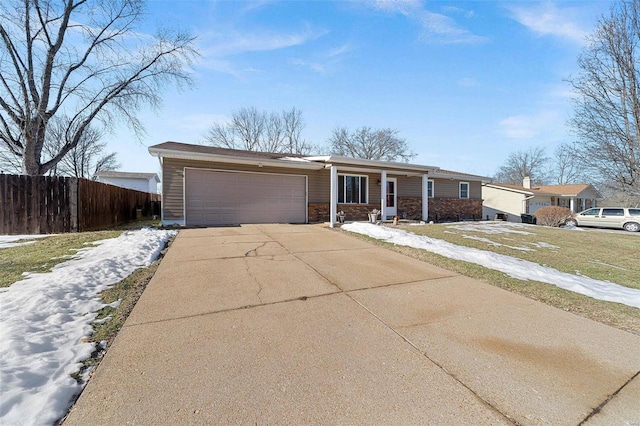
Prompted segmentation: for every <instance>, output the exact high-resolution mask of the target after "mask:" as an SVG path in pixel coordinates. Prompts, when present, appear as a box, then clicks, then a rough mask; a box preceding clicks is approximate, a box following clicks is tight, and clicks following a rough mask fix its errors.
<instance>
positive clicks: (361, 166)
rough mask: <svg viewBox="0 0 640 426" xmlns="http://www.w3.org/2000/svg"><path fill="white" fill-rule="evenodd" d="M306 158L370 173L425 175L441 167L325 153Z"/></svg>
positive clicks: (342, 168) (328, 165)
mask: <svg viewBox="0 0 640 426" xmlns="http://www.w3.org/2000/svg"><path fill="white" fill-rule="evenodd" d="M304 158H305V159H306V160H309V161H313V162H319V163H325V165H326V167H331V166H337V167H338V168H339V169H340V170H348V169H353V171H362V172H365V171H366V172H369V173H380V172H381V171H383V170H386V171H387V172H392V173H396V174H399V175H403V174H404V175H408V176H410V175H416V176H418V175H425V174H429V173H433V172H435V171H436V170H439V169H440V168H439V167H434V166H422V165H420V164H409V163H399V162H397V161H381V160H366V159H363V158H349V157H342V156H339V155H324V156H317V157H304Z"/></svg>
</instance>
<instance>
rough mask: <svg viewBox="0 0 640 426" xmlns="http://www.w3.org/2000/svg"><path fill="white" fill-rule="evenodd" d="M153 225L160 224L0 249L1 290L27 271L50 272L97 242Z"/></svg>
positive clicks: (131, 225)
mask: <svg viewBox="0 0 640 426" xmlns="http://www.w3.org/2000/svg"><path fill="white" fill-rule="evenodd" d="M153 225H159V222H158V221H155V222H152V221H137V222H131V223H128V224H125V225H121V226H118V227H114V228H113V229H110V230H105V231H94V232H77V233H68V234H58V235H52V236H50V237H46V238H39V239H37V240H35V242H34V243H32V244H27V245H24V246H18V247H9V248H4V249H0V271H2V274H0V287H8V286H10V285H11V284H13V283H14V282H16V281H19V280H21V279H22V278H23V273H25V272H49V271H51V268H53V267H54V266H55V265H57V264H59V263H62V262H66V261H67V260H69V258H70V257H72V256H73V255H75V254H76V252H77V251H78V250H80V249H83V248H86V247H90V246H91V243H93V242H95V241H99V240H104V239H108V238H116V237H117V236H119V235H120V234H122V232H123V231H124V230H129V229H140V228H141V227H143V226H153Z"/></svg>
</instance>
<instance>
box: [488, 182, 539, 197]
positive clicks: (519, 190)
mask: <svg viewBox="0 0 640 426" xmlns="http://www.w3.org/2000/svg"><path fill="white" fill-rule="evenodd" d="M483 186H487V187H489V188H495V189H500V190H502V191H508V192H515V193H518V194H524V195H536V194H535V193H534V192H533V191H524V190H521V189H516V188H509V187H507V186H502V185H496V184H493V183H485V184H483Z"/></svg>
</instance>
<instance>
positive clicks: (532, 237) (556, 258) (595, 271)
mask: <svg viewBox="0 0 640 426" xmlns="http://www.w3.org/2000/svg"><path fill="white" fill-rule="evenodd" d="M478 225H482V223H475V224H474V223H470V224H468V225H467V224H465V225H464V230H461V229H456V225H446V224H443V225H434V226H411V227H406V228H405V229H406V230H407V231H409V232H414V233H416V234H419V235H426V236H429V237H432V238H438V239H441V240H445V241H448V242H450V243H453V244H457V245H462V246H466V247H474V248H478V249H481V250H487V251H492V252H494V253H499V254H504V255H507V256H512V257H517V258H519V259H524V260H528V261H531V262H535V263H539V264H541V265H546V266H550V267H552V268H554V269H557V270H559V271H562V272H568V273H570V274H581V275H586V276H588V277H591V278H594V279H598V280H603V281H611V282H614V283H616V284H620V285H623V286H626V287H631V288H638V289H640V268H639V267H638V260H637V256H638V247H640V238H638V236H637V235H633V234H631V233H629V234H624V233H610V232H598V231H591V232H583V231H582V232H581V231H572V230H568V229H561V228H551V227H546V226H526V225H520V226H517V227H515V228H514V227H509V228H508V229H513V230H514V231H524V232H526V233H527V234H522V233H515V232H509V233H502V234H493V235H492V234H486V233H483V232H482V231H481V228H479V226H478ZM505 226H507V225H505ZM474 228H476V229H477V230H474ZM469 236H471V237H479V238H484V239H487V240H490V241H492V242H493V243H494V244H490V243H488V242H485V241H478V240H474V239H470V238H467V237H469ZM540 243H546V244H540ZM548 245H551V246H554V247H549V246H548ZM513 247H516V248H513ZM523 248H526V249H528V250H527V251H525V250H522V249H523Z"/></svg>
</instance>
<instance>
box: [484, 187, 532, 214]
mask: <svg viewBox="0 0 640 426" xmlns="http://www.w3.org/2000/svg"><path fill="white" fill-rule="evenodd" d="M482 198H483V199H484V202H483V205H482V215H483V216H484V217H487V216H489V219H492V220H493V219H494V218H495V214H496V213H507V214H508V215H509V217H508V219H509V221H512V222H520V221H521V219H520V214H521V213H522V202H523V200H524V198H525V196H524V194H520V193H518V192H512V191H506V190H503V189H496V188H491V187H488V186H483V187H482Z"/></svg>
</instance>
